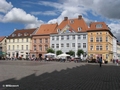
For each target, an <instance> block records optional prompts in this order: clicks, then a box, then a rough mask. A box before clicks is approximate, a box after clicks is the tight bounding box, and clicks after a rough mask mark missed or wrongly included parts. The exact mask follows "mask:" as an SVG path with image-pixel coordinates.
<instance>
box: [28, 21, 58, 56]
mask: <svg viewBox="0 0 120 90" xmlns="http://www.w3.org/2000/svg"><path fill="white" fill-rule="evenodd" d="M57 26H58V24H57V23H56V24H43V25H41V26H40V27H39V29H38V30H37V31H36V33H35V34H34V35H33V36H32V47H31V52H30V54H31V56H32V57H37V58H41V57H42V58H44V54H46V53H47V51H46V50H47V49H48V48H49V47H50V34H51V33H52V32H53V31H54V29H56V27H57Z"/></svg>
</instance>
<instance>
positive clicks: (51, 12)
mask: <svg viewBox="0 0 120 90" xmlns="http://www.w3.org/2000/svg"><path fill="white" fill-rule="evenodd" d="M31 14H33V15H49V16H55V15H57V13H56V11H45V12H31Z"/></svg>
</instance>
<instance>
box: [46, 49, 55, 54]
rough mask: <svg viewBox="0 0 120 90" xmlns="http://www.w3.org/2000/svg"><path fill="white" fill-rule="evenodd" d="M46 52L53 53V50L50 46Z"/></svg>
mask: <svg viewBox="0 0 120 90" xmlns="http://www.w3.org/2000/svg"><path fill="white" fill-rule="evenodd" d="M47 53H55V51H54V50H53V49H52V48H48V49H47Z"/></svg>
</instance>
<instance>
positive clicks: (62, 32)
mask: <svg viewBox="0 0 120 90" xmlns="http://www.w3.org/2000/svg"><path fill="white" fill-rule="evenodd" d="M58 33H59V34H66V33H75V31H74V30H73V29H72V28H71V27H70V26H69V25H66V26H65V27H64V28H63V29H62V30H61V31H60V32H58Z"/></svg>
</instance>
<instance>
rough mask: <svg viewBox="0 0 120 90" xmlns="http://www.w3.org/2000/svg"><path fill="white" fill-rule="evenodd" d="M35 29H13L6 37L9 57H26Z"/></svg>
mask: <svg viewBox="0 0 120 90" xmlns="http://www.w3.org/2000/svg"><path fill="white" fill-rule="evenodd" d="M35 31H36V28H35V29H22V30H15V31H14V32H13V33H12V34H11V35H10V36H8V37H7V54H8V57H9V58H12V57H13V58H19V57H22V58H28V56H29V53H30V48H31V38H32V34H33V33H34V32H35Z"/></svg>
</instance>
